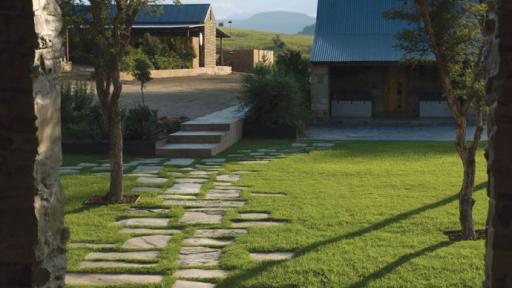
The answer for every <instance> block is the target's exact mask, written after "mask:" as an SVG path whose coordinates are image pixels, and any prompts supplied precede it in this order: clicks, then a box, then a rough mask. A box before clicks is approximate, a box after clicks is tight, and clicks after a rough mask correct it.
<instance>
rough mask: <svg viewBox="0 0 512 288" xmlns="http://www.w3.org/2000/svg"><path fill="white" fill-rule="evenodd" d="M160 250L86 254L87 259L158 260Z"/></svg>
mask: <svg viewBox="0 0 512 288" xmlns="http://www.w3.org/2000/svg"><path fill="white" fill-rule="evenodd" d="M159 255H160V252H158V251H137V252H93V253H89V254H87V255H86V256H85V260H108V261H119V260H121V261H126V260H147V261H151V260H154V261H156V260H158V256H159Z"/></svg>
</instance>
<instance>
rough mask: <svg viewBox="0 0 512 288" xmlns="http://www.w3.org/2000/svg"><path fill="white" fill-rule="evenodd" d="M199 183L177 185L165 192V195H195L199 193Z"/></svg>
mask: <svg viewBox="0 0 512 288" xmlns="http://www.w3.org/2000/svg"><path fill="white" fill-rule="evenodd" d="M201 187H202V185H201V184H199V183H178V184H175V185H174V186H172V187H171V188H170V189H168V190H167V191H165V193H166V194H180V195H197V194H199V193H200V192H201Z"/></svg>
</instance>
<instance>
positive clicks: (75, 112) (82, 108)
mask: <svg viewBox="0 0 512 288" xmlns="http://www.w3.org/2000/svg"><path fill="white" fill-rule="evenodd" d="M61 119H62V136H63V139H65V140H103V139H107V138H108V132H107V130H106V129H105V125H104V123H105V122H104V120H103V119H104V118H103V116H102V114H101V108H100V106H99V105H98V103H96V101H95V95H94V94H93V93H90V92H89V91H88V89H87V85H86V84H85V83H77V84H76V85H75V86H72V85H71V84H68V85H66V86H64V87H63V88H62V89H61Z"/></svg>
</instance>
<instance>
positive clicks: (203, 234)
mask: <svg viewBox="0 0 512 288" xmlns="http://www.w3.org/2000/svg"><path fill="white" fill-rule="evenodd" d="M245 234H247V230H245V229H202V230H196V232H195V234H194V237H195V238H228V237H232V238H234V237H237V236H240V235H245Z"/></svg>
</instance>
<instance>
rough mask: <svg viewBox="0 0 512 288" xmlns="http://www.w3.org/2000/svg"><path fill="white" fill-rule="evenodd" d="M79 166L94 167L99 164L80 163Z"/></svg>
mask: <svg viewBox="0 0 512 288" xmlns="http://www.w3.org/2000/svg"><path fill="white" fill-rule="evenodd" d="M77 166H78V167H82V168H92V167H96V166H98V164H94V163H80V164H78V165H77Z"/></svg>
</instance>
